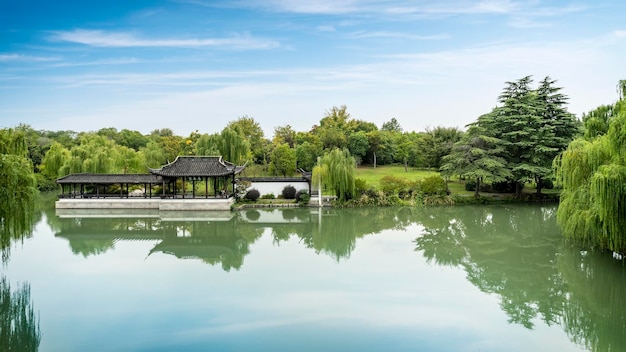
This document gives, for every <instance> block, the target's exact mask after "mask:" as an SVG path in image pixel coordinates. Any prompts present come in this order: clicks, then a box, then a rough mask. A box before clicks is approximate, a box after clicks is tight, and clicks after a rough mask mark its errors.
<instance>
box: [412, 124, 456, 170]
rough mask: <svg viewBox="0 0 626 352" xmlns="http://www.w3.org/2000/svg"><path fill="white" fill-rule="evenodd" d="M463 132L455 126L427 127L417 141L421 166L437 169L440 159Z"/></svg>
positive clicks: (448, 152)
mask: <svg viewBox="0 0 626 352" xmlns="http://www.w3.org/2000/svg"><path fill="white" fill-rule="evenodd" d="M462 135H463V132H461V131H460V130H459V129H458V128H456V127H442V126H437V127H435V128H430V127H429V128H427V129H426V133H425V134H423V135H422V136H421V138H419V140H418V141H417V143H418V145H417V147H418V149H419V150H420V151H421V161H422V163H423V165H421V166H423V167H427V168H434V169H439V168H440V167H441V159H442V158H443V157H444V156H446V155H448V154H450V151H451V150H452V146H453V145H454V143H456V142H458V141H459V140H460V139H461V136H462Z"/></svg>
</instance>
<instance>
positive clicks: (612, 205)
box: [555, 81, 626, 253]
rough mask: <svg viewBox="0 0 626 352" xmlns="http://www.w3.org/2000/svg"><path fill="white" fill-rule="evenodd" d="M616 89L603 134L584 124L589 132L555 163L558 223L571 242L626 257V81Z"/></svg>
mask: <svg viewBox="0 0 626 352" xmlns="http://www.w3.org/2000/svg"><path fill="white" fill-rule="evenodd" d="M619 87H620V93H621V95H620V100H619V101H618V102H617V103H615V105H614V106H613V107H612V108H611V109H610V110H611V111H612V112H613V113H612V115H611V116H610V117H609V118H608V119H607V121H606V122H607V123H608V131H607V132H606V134H604V133H602V132H600V130H599V129H597V124H595V123H591V124H587V128H591V129H593V132H588V133H585V138H579V139H577V140H575V141H574V142H572V143H571V144H570V146H569V148H568V149H567V150H566V151H565V152H564V153H563V155H562V156H560V157H559V158H558V159H556V160H555V166H556V169H557V176H558V178H557V180H558V181H559V183H560V184H561V185H562V187H563V191H562V192H561V204H560V205H559V210H558V214H557V221H558V223H559V225H560V226H561V228H562V229H563V232H564V233H565V235H566V236H567V237H568V238H570V239H573V240H574V241H577V242H579V243H583V244H586V245H589V246H592V247H598V248H605V249H609V250H612V251H615V252H619V253H626V234H625V233H624V229H626V97H625V95H624V93H625V91H626V81H621V82H620V85H619ZM587 121H589V120H587Z"/></svg>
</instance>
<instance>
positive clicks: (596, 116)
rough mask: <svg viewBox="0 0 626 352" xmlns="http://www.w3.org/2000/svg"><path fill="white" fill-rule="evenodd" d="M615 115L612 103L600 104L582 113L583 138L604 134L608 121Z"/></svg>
mask: <svg viewBox="0 0 626 352" xmlns="http://www.w3.org/2000/svg"><path fill="white" fill-rule="evenodd" d="M614 116H615V106H614V105H601V106H599V107H597V108H596V109H594V110H592V111H590V112H588V113H586V114H583V124H584V130H585V138H586V139H588V140H591V139H594V138H596V137H598V136H601V135H604V134H606V133H607V132H608V131H609V123H610V122H611V120H612V119H613V117H614Z"/></svg>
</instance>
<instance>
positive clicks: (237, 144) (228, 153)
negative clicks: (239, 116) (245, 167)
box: [219, 127, 251, 165]
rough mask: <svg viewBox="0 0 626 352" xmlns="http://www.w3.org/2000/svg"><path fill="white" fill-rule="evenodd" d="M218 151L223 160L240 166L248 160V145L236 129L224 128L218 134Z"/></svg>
mask: <svg viewBox="0 0 626 352" xmlns="http://www.w3.org/2000/svg"><path fill="white" fill-rule="evenodd" d="M220 137H221V138H220V145H219V150H220V153H221V155H222V157H223V158H224V160H226V161H229V162H231V163H234V164H237V165H241V164H244V163H245V162H247V161H248V160H250V157H251V155H250V145H249V144H248V141H247V140H246V138H245V136H244V135H243V134H242V133H240V132H239V131H238V130H237V129H232V128H228V127H226V128H224V129H223V130H222V133H220Z"/></svg>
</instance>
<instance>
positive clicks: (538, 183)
mask: <svg viewBox="0 0 626 352" xmlns="http://www.w3.org/2000/svg"><path fill="white" fill-rule="evenodd" d="M535 183H536V184H537V198H539V197H541V186H542V183H543V179H542V178H541V177H535Z"/></svg>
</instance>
